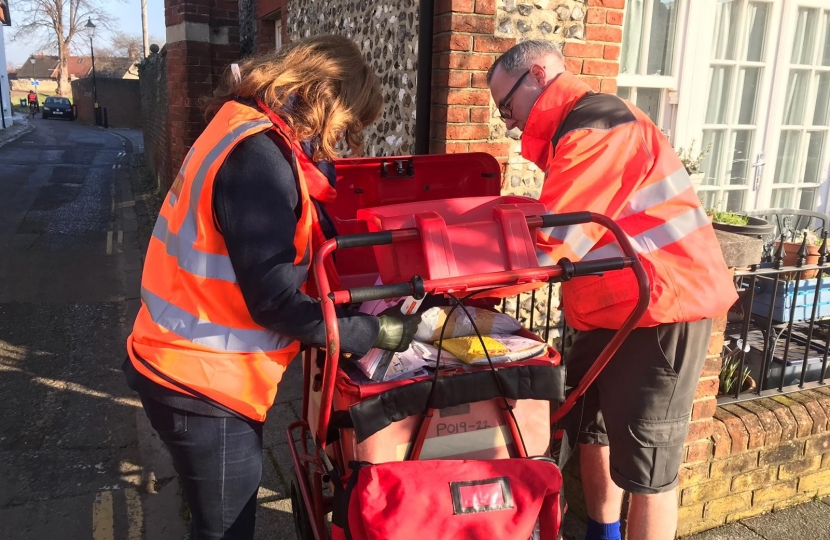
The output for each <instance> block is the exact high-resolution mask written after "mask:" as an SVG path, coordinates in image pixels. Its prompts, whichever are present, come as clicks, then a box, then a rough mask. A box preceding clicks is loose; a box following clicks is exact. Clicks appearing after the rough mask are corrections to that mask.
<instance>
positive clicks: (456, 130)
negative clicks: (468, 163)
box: [430, 0, 625, 197]
mask: <svg viewBox="0 0 830 540" xmlns="http://www.w3.org/2000/svg"><path fill="white" fill-rule="evenodd" d="M541 5H542V3H518V4H517V3H516V2H514V1H509V0H438V1H436V4H435V27H434V28H435V29H434V39H433V91H432V119H431V120H432V126H431V128H432V132H431V144H430V152H432V153H458V152H488V153H490V154H492V155H493V156H495V157H496V158H497V159H499V161H500V162H502V163H503V165H504V178H503V179H502V185H503V188H504V189H503V191H505V192H506V193H511V194H517V195H527V196H531V197H538V195H539V193H540V191H541V186H542V181H543V179H542V174H541V171H538V170H537V169H536V168H535V167H534V166H533V165H531V164H528V163H527V162H526V161H525V160H523V159H522V158H521V156H520V155H519V154H520V151H521V145H520V144H519V142H518V138H517V137H516V136H515V134H510V135H512V136H509V135H508V134H506V133H505V130H504V125H503V124H502V123H501V121H500V120H499V119H498V117H497V112H496V110H495V106H494V105H493V104H492V103H491V99H490V95H489V90H488V89H487V83H486V73H487V69H489V67H490V66H491V65H492V64H493V62H494V61H495V59H496V58H497V57H498V56H499V55H500V54H501V53H503V52H505V51H506V50H507V49H509V48H510V47H512V46H513V45H514V44H515V43H516V42H517V38H518V39H549V40H551V41H554V42H556V43H562V44H564V51H563V52H564V54H565V57H566V63H567V68H568V70H569V71H571V72H572V73H574V74H576V75H578V76H579V77H580V78H581V79H582V80H584V81H585V82H586V83H587V84H588V85H589V86H590V87H591V88H592V89H593V90H595V91H597V92H599V91H603V92H616V90H617V83H616V76H617V73H618V72H619V56H620V42H621V41H622V26H621V25H622V16H623V7H624V5H625V1H624V0H588V1H587V5H586V3H585V2H581V1H576V0H562V1H561V2H556V3H550V4H547V5H546V6H545V7H539V6H541Z"/></svg>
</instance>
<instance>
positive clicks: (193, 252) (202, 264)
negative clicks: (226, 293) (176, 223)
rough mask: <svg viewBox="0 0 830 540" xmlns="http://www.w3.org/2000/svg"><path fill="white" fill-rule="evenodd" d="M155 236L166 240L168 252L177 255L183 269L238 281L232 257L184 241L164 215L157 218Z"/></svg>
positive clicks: (232, 281)
mask: <svg viewBox="0 0 830 540" xmlns="http://www.w3.org/2000/svg"><path fill="white" fill-rule="evenodd" d="M153 236H154V237H155V238H157V239H158V240H161V241H162V242H164V246H165V250H166V251H167V254H168V255H170V256H172V257H176V259H177V261H178V266H179V268H181V269H182V270H185V271H187V272H189V273H191V274H193V275H195V276H199V277H203V278H211V279H221V280H223V281H228V282H230V283H236V273H235V272H234V271H233V265H232V264H231V259H230V257H228V256H226V255H217V254H216V253H205V252H203V251H199V250H197V249H196V248H195V247H193V242H187V241H184V242H183V241H182V240H181V238H180V237H179V236H177V235H175V234H173V233H172V232H171V231H170V228H169V226H168V223H167V218H165V217H164V216H159V217H158V220H156V226H155V227H153Z"/></svg>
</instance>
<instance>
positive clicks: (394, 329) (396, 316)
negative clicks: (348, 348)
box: [374, 305, 421, 352]
mask: <svg viewBox="0 0 830 540" xmlns="http://www.w3.org/2000/svg"><path fill="white" fill-rule="evenodd" d="M420 322H421V315H420V314H418V313H416V314H414V315H404V314H403V313H401V308H400V305H398V306H394V307H391V308H388V309H386V310H384V311H383V312H381V313H380V315H378V323H379V330H378V338H377V339H376V340H375V345H374V346H375V348H377V349H386V350H390V351H395V352H403V351H405V350H406V349H408V348H409V344H410V343H412V340H413V339H414V337H415V332H416V331H417V330H418V324H419V323H420Z"/></svg>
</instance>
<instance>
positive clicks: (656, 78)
mask: <svg viewBox="0 0 830 540" xmlns="http://www.w3.org/2000/svg"><path fill="white" fill-rule="evenodd" d="M644 1H645V4H644V10H643V34H642V36H641V39H640V41H641V42H642V43H644V44H649V42H650V40H651V18H652V15H653V3H652V1H651V0H644ZM690 3H691V2H688V1H687V0H676V4H677V5H676V9H677V22H676V24H675V28H674V31H675V35H674V51H673V58H672V72H671V74H668V75H638V74H631V73H620V74H619V75H617V88H618V93H619V89H620V88H626V89H628V92H629V97H628V99H629V101H631V103H634V104H636V103H637V89H638V88H658V89H662V90H663V91H662V92H661V96H660V105H661V106H660V110H659V112H658V118H657V119H656V122H655V124H657V127H659V128H660V129H661V130H662V131H663V133H665V134H666V136H667V137H668V138H669V140H670V141H671V140H672V139H673V137H674V130H675V113H676V105H677V99H676V91H677V88H678V78H677V73H678V71H679V67H680V62H681V59H682V47H681V46H680V45H681V43H682V41H683V40H682V35H683V32H684V27H685V25H684V20H685V19H686V12H687V10H688V6H689V4H690ZM629 14H630V10H628V9H626V10H625V15H624V17H628V16H629ZM626 22H627V21H625V20H624V21H623V31H625V28H626ZM624 54H625V51H624V50H621V51H620V64H622V56H623V55H624ZM647 64H648V48H647V47H645V48H644V50H643V51H641V53H640V66H639V69H638V71H644V70H645V67H646V66H647Z"/></svg>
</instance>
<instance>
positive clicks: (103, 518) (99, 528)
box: [92, 491, 113, 540]
mask: <svg viewBox="0 0 830 540" xmlns="http://www.w3.org/2000/svg"><path fill="white" fill-rule="evenodd" d="M92 540H113V516H112V491H102V492H100V493H97V494H96V495H95V502H94V503H93V504H92Z"/></svg>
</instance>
